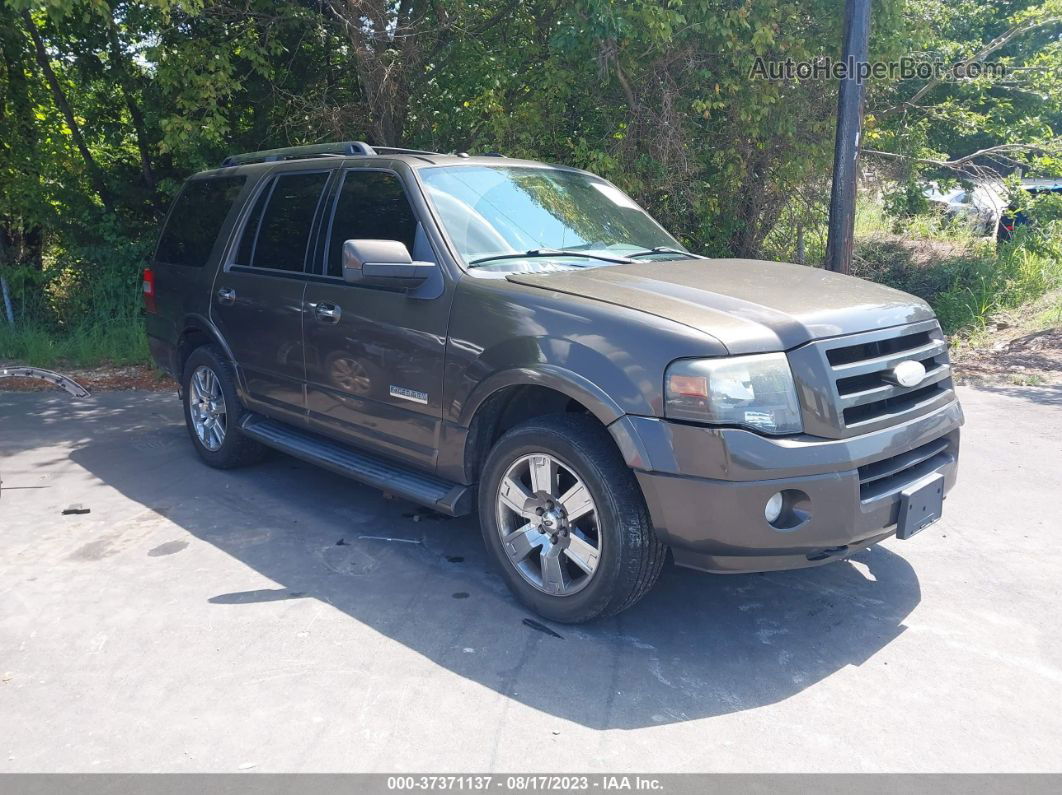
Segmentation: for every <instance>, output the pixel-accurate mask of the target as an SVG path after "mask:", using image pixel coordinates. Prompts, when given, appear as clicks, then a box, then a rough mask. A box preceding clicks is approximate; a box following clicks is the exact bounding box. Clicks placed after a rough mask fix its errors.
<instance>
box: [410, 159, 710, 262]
mask: <svg viewBox="0 0 1062 795" xmlns="http://www.w3.org/2000/svg"><path fill="white" fill-rule="evenodd" d="M419 173H420V176H421V180H422V182H423V184H424V186H425V189H426V192H427V194H428V197H429V199H430V201H431V202H432V204H433V206H434V207H435V210H436V212H437V213H438V216H439V219H440V221H441V222H442V225H443V226H444V227H445V228H446V231H447V233H448V235H449V237H450V240H451V241H452V242H453V244H454V246H455V247H456V249H457V251H458V254H459V255H460V257H461V258H462V259H463V260H464V261H465V264H466V265H468V266H469V267H472V268H479V267H482V268H483V269H485V270H501V271H513V270H520V271H527V270H547V269H548V270H554V269H558V268H572V267H592V266H597V265H602V264H607V263H608V262H609V261H610V258H611V260H612V261H617V260H619V261H622V258H624V257H627V256H632V255H635V256H644V255H648V256H665V257H672V258H674V257H676V256H678V257H680V258H687V257H688V256H689V255H688V253H687V252H685V250H684V249H683V248H682V247H681V245H680V244H679V243H678V242H677V241H676V240H675V239H674V238H673V237H671V235H669V234H668V233H667V232H665V231H664V229H663V228H662V227H661V226H660V225H659V224H658V223H657V222H656V221H654V220H653V219H652V218H651V217H650V216H649V214H648V213H646V212H645V210H643V209H642V208H641V207H639V206H638V205H637V204H636V203H635V202H634V201H633V200H632V199H631V198H630V197H629V196H627V195H626V194H625V193H623V192H622V191H621V190H619V188H617V187H616V186H614V185H612V184H611V183H609V182H606V181H605V180H603V179H600V178H598V177H595V176H592V175H590V174H585V173H581V172H578V171H567V170H564V169H559V168H536V167H530V166H503V165H499V166H480V165H468V166H440V167H434V168H423V169H420V172H419ZM657 248H661V249H668V251H659V252H656V251H651V250H652V249H657ZM558 252H561V253H558ZM523 254H527V255H529V256H528V258H526V259H521V258H520V255H523Z"/></svg>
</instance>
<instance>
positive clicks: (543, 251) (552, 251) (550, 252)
mask: <svg viewBox="0 0 1062 795" xmlns="http://www.w3.org/2000/svg"><path fill="white" fill-rule="evenodd" d="M535 257H583V258H586V259H597V260H601V261H602V262H614V263H616V264H618V265H623V264H625V263H628V262H630V260H629V259H627V258H626V257H607V256H605V255H603V254H591V253H590V252H588V251H562V250H561V249H559V248H533V249H531V250H530V251H525V252H524V253H523V254H494V255H492V256H490V257H480V258H479V259H474V260H472V261H471V262H470V263H468V267H470V268H474V267H475V266H476V265H482V264H483V263H484V262H494V261H496V260H503V259H533V258H535Z"/></svg>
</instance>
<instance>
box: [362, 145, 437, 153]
mask: <svg viewBox="0 0 1062 795" xmlns="http://www.w3.org/2000/svg"><path fill="white" fill-rule="evenodd" d="M373 149H375V150H376V154H378V155H381V154H384V153H385V152H390V153H392V154H396V155H441V154H442V152H429V151H428V150H426V149H402V148H401V147H398V146H374V147H373Z"/></svg>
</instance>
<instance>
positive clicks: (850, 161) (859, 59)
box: [826, 0, 870, 273]
mask: <svg viewBox="0 0 1062 795" xmlns="http://www.w3.org/2000/svg"><path fill="white" fill-rule="evenodd" d="M869 36H870V0H845V13H844V47H843V53H842V56H841V57H842V58H843V60H844V63H845V65H846V68H847V73H846V74H845V77H844V79H842V80H841V90H840V93H839V95H838V97H837V138H836V143H835V144H834V150H833V188H832V189H831V191H830V221H829V232H828V236H827V238H826V269H827V270H831V271H839V272H840V273H848V271H849V269H850V268H851V265H852V236H853V233H854V230H855V201H856V176H857V174H858V166H859V146H860V143H861V140H860V139H861V138H862V131H863V81H862V77H865V74H864V75H861V74H860V73H859V68H860V66H861V65H862V64H865V63H867V58H868V55H867V42H868V39H869Z"/></svg>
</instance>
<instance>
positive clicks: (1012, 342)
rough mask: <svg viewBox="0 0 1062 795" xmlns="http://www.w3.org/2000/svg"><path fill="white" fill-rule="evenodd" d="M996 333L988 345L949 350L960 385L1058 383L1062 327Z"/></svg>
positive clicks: (1061, 367)
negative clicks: (1012, 333)
mask: <svg viewBox="0 0 1062 795" xmlns="http://www.w3.org/2000/svg"><path fill="white" fill-rule="evenodd" d="M1004 331H1005V330H1004ZM1000 336H1001V337H1002V338H997V339H996V340H995V341H993V342H992V343H991V344H989V345H984V346H981V347H969V348H964V347H962V346H960V347H958V348H956V349H955V350H954V351H953V352H952V365H953V367H954V370H955V377H956V380H957V381H958V382H959V383H960V384H1001V383H1002V384H1021V385H1026V386H1040V385H1055V384H1062V327H1058V328H1049V329H1043V330H1041V331H1034V332H1032V333H1031V334H1022V335H1021V336H1017V337H1008V336H1004V335H1003V334H1002V332H1001V333H1000Z"/></svg>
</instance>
